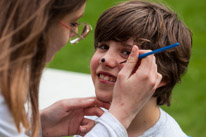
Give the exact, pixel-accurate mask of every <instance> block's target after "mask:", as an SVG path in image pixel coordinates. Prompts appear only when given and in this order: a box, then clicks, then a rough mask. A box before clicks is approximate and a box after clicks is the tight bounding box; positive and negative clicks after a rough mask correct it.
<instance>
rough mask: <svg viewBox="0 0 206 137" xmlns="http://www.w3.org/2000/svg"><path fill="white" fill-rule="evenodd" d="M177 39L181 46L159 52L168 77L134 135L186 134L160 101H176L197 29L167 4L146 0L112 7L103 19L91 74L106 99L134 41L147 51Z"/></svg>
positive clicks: (138, 120) (137, 120) (160, 66)
mask: <svg viewBox="0 0 206 137" xmlns="http://www.w3.org/2000/svg"><path fill="white" fill-rule="evenodd" d="M176 42H178V43H179V44H180V46H178V47H175V48H173V49H171V50H168V51H164V52H162V53H159V54H155V57H156V63H157V69H158V72H159V73H160V74H161V75H162V81H161V83H160V85H159V88H157V90H156V91H155V93H154V95H153V97H151V98H150V100H148V102H147V103H146V104H145V105H144V106H143V108H142V109H141V110H140V112H139V113H138V114H137V116H136V117H135V118H134V120H133V121H132V123H131V125H130V126H129V127H128V129H127V133H128V135H129V137H137V136H139V137H186V134H185V133H184V132H183V131H182V129H181V128H180V127H179V125H178V123H177V122H176V121H175V120H174V119H173V118H172V117H171V116H170V115H169V114H168V113H166V112H165V111H164V110H162V109H161V108H160V107H159V106H160V105H164V104H166V105H168V106H170V98H171V92H172V89H173V88H174V86H175V85H176V84H177V83H178V82H180V80H181V77H182V75H183V74H184V73H185V72H186V70H187V67H188V63H189V60H190V55H191V46H192V36H191V32H190V30H189V29H188V28H187V27H186V25H185V24H184V23H183V22H182V21H181V20H180V19H178V17H177V14H176V13H174V12H173V11H171V10H170V9H168V8H167V7H166V6H165V5H163V4H159V3H153V2H148V1H140V0H132V1H128V2H123V3H121V4H118V5H116V6H114V7H111V8H109V9H108V10H106V11H105V12H104V13H103V14H102V15H101V16H100V18H99V20H98V22H97V25H96V29H95V43H94V45H95V53H94V55H93V57H92V59H91V75H92V80H93V83H94V86H95V93H96V96H97V98H98V99H99V100H102V101H105V102H112V94H113V88H114V85H115V82H116V79H117V75H118V73H119V72H120V70H121V69H122V68H123V67H124V64H121V63H120V62H122V61H124V60H126V59H127V58H128V56H129V54H130V52H131V49H132V47H133V45H136V46H137V47H138V48H139V49H140V54H141V53H144V52H147V51H145V50H148V49H149V50H155V49H158V48H161V47H165V46H167V45H170V44H174V43H176ZM137 69H138V68H137ZM125 113H126V112H125Z"/></svg>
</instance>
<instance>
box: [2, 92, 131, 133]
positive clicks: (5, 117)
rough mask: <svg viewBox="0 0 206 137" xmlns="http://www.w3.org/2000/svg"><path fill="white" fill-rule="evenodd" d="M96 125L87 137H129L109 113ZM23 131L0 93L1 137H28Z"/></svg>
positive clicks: (98, 120)
mask: <svg viewBox="0 0 206 137" xmlns="http://www.w3.org/2000/svg"><path fill="white" fill-rule="evenodd" d="M96 123H97V124H96V125H95V127H94V128H93V129H92V130H91V131H90V132H89V133H88V134H86V135H85V137H128V135H127V132H126V130H125V128H124V127H123V126H122V125H121V123H120V122H119V121H118V120H117V119H116V118H115V117H114V116H112V114H110V113H109V112H105V113H104V114H103V115H102V116H101V117H100V118H98V119H97V121H96ZM71 126H72V125H71ZM22 129H23V128H22ZM23 131H24V129H23V130H22V132H21V133H18V131H17V128H16V126H15V123H14V120H13V117H12V115H11V112H10V110H9V108H8V106H7V104H6V102H5V100H4V98H3V96H2V95H1V92H0V137H28V136H27V135H26V134H25V133H24V132H23ZM40 136H41V135H40Z"/></svg>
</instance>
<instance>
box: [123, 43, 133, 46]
mask: <svg viewBox="0 0 206 137" xmlns="http://www.w3.org/2000/svg"><path fill="white" fill-rule="evenodd" d="M121 45H123V46H125V47H133V45H130V44H128V43H125V42H122V43H121Z"/></svg>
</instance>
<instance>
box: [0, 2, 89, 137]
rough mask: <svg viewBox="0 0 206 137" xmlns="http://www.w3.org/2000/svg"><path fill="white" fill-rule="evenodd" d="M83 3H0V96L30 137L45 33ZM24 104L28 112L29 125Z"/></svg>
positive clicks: (36, 109)
mask: <svg viewBox="0 0 206 137" xmlns="http://www.w3.org/2000/svg"><path fill="white" fill-rule="evenodd" d="M85 1H86V0H9V1H8V0H1V1H0V9H1V13H0V92H1V93H2V95H3V97H4V99H5V101H6V103H7V105H8V107H9V109H10V111H11V114H12V116H13V118H14V122H15V124H16V127H17V129H18V131H19V132H20V131H21V124H22V125H23V126H24V127H25V128H26V129H27V130H28V129H31V136H32V137H36V136H38V132H39V127H40V126H39V124H40V118H39V107H38V90H39V83H40V78H41V74H42V70H43V68H44V66H45V59H46V53H47V44H48V38H47V30H48V28H49V27H50V26H51V24H52V23H54V22H55V21H56V19H57V18H58V19H60V18H62V17H64V16H65V15H66V14H68V13H72V12H73V11H74V10H76V9H78V8H80V7H81V6H82V5H83V4H84V3H85ZM25 101H28V102H29V104H30V106H31V110H32V118H31V123H29V122H28V118H27V115H26V110H25V107H24V104H25Z"/></svg>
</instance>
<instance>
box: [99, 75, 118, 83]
mask: <svg viewBox="0 0 206 137" xmlns="http://www.w3.org/2000/svg"><path fill="white" fill-rule="evenodd" d="M99 78H100V79H103V80H106V81H111V82H115V79H114V78H112V77H109V76H105V75H102V74H100V76H99Z"/></svg>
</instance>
